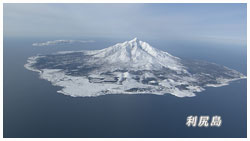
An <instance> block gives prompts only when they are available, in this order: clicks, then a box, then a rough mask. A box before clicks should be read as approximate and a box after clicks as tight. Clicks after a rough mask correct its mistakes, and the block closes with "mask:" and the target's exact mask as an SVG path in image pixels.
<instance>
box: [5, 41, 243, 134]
mask: <svg viewBox="0 0 250 141" xmlns="http://www.w3.org/2000/svg"><path fill="white" fill-rule="evenodd" d="M55 39H58V38H35V37H32V38H25V37H24V38H18V37H4V42H3V137H4V138H246V137H247V80H246V79H243V80H238V81H234V82H232V83H230V85H227V86H223V87H217V88H214V87H209V88H206V90H205V91H203V92H200V93H197V96H195V97H185V98H179V97H176V96H173V95H170V94H166V95H163V96H159V95H152V94H144V95H121V94H117V95H104V96H98V97H70V96H66V95H63V94H59V93H57V91H58V90H60V89H61V88H60V87H57V86H52V85H51V83H50V82H49V81H46V80H43V79H40V78H39V74H38V73H37V72H32V71H29V70H27V69H25V68H24V64H25V63H26V61H27V58H28V57H30V56H35V55H37V54H50V53H55V52H57V51H70V50H74V51H77V50H92V49H102V48H105V47H108V46H111V45H114V44H115V43H117V42H123V41H125V40H129V39H107V38H105V39H102V38H97V39H94V40H95V42H94V43H84V44H83V43H75V44H65V45H55V46H41V47H37V46H32V43H35V42H44V41H48V40H55ZM59 39H61V38H59ZM76 40H79V39H76ZM82 40H89V39H82ZM146 42H148V43H149V44H151V45H152V46H153V47H156V48H159V49H161V50H164V51H167V52H169V53H170V54H172V55H174V56H177V57H180V58H182V59H191V60H203V61H209V62H214V63H217V64H221V65H224V66H227V67H229V68H232V69H235V70H237V71H239V72H241V73H243V74H244V75H247V74H246V73H247V59H246V58H247V52H246V50H247V47H246V45H238V44H222V43H210V42H206V43H203V42H200V41H199V42H198V41H187V42H170V41H167V39H166V40H159V41H156V40H149V41H146ZM188 116H197V117H200V116H209V117H210V119H211V118H212V117H213V116H220V117H221V121H222V124H221V126H220V127H210V126H209V127H198V126H196V127H188V126H187V125H186V122H187V117H188Z"/></svg>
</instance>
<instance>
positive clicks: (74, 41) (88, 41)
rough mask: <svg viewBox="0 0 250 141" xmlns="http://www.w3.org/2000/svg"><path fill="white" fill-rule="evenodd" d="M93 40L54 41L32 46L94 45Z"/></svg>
mask: <svg viewBox="0 0 250 141" xmlns="http://www.w3.org/2000/svg"><path fill="white" fill-rule="evenodd" d="M93 42H95V41H93V40H87V41H83V40H54V41H46V42H41V43H33V44H32V46H50V45H58V44H72V43H93Z"/></svg>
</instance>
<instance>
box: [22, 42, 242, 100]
mask: <svg viewBox="0 0 250 141" xmlns="http://www.w3.org/2000/svg"><path fill="white" fill-rule="evenodd" d="M24 66H25V67H26V68H27V69H29V70H31V71H36V72H39V74H40V78H42V79H45V80H48V81H50V82H51V83H52V85H55V86H61V87H62V89H61V90H59V91H58V92H59V93H62V94H65V95H70V96H73V97H92V96H100V95H106V94H156V95H164V94H172V95H175V96H177V97H192V96H195V93H197V92H201V91H204V90H205V88H206V87H220V86H224V85H228V84H229V83H230V82H231V81H235V80H239V79H245V78H246V76H244V75H243V74H241V73H240V72H237V71H235V70H232V69H230V68H227V67H225V66H221V65H217V64H214V63H209V62H204V61H186V60H183V59H180V58H178V57H175V56H172V55H171V54H169V53H167V52H164V51H161V50H158V49H156V48H153V47H152V46H150V45H149V44H148V43H146V42H143V41H140V40H138V39H137V38H135V39H133V40H131V41H126V42H124V43H118V44H116V45H114V46H111V47H108V48H105V49H102V50H94V51H71V52H58V53H55V54H49V55H38V56H33V57H30V58H28V60H27V64H25V65H24Z"/></svg>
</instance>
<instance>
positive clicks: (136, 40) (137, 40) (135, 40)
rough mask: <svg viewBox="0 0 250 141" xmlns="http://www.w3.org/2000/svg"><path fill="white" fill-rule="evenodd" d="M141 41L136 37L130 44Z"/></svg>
mask: <svg viewBox="0 0 250 141" xmlns="http://www.w3.org/2000/svg"><path fill="white" fill-rule="evenodd" d="M139 41H140V40H139V39H138V38H137V37H135V38H134V39H132V40H130V41H129V42H139Z"/></svg>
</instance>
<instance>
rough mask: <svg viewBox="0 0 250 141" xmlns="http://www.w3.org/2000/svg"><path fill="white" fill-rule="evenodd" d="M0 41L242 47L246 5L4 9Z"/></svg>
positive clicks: (6, 6) (30, 6) (28, 6)
mask: <svg viewBox="0 0 250 141" xmlns="http://www.w3.org/2000/svg"><path fill="white" fill-rule="evenodd" d="M3 19H4V21H3V23H4V26H3V27H4V37H64V38H67V37H68V38H125V39H132V38H134V37H138V38H143V39H162V40H165V39H168V40H199V41H213V42H227V43H228V42H229V43H236V44H246V36H247V31H246V29H247V5H246V4H239V3H236V4H8V3H5V4H4V7H3Z"/></svg>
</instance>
